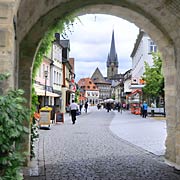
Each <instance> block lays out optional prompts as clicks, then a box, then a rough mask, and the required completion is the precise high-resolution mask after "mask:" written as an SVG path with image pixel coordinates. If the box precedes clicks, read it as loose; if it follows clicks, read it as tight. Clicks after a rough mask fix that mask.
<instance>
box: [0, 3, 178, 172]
mask: <svg viewBox="0 0 180 180" xmlns="http://www.w3.org/2000/svg"><path fill="white" fill-rule="evenodd" d="M11 1H13V0H11ZM13 2H14V1H13ZM18 3H19V6H18V5H17V4H18ZM4 4H6V3H4ZM4 4H3V5H4ZM9 6H10V5H8V7H9ZM0 7H1V6H0ZM11 7H12V9H13V13H14V14H13V15H14V17H15V19H16V23H17V29H15V30H16V37H17V41H16V43H17V45H16V46H14V47H16V48H17V49H16V51H15V52H16V53H17V52H19V53H17V57H18V58H17V59H18V63H17V64H18V66H17V67H18V68H17V69H15V67H16V63H14V65H12V66H11V68H12V70H15V71H16V72H15V73H14V75H15V74H16V75H17V78H16V76H14V77H15V78H14V83H15V84H16V86H17V87H18V88H22V89H24V90H25V92H26V94H25V97H26V98H27V99H29V102H30V99H31V68H32V65H33V59H34V56H35V54H36V51H37V47H38V45H39V43H40V40H41V38H42V37H43V36H44V33H45V32H46V31H47V30H48V27H49V26H51V25H53V24H54V23H55V21H57V19H61V18H63V17H65V16H67V15H68V14H69V13H71V12H78V13H76V15H82V14H86V13H101V14H103V13H104V14H110V15H115V16H117V17H121V18H124V19H126V20H128V21H130V22H133V23H135V24H136V25H137V26H139V27H140V28H142V29H144V30H145V31H146V32H147V33H148V34H149V35H150V36H151V38H152V39H153V40H154V41H155V42H156V43H157V44H158V47H159V49H160V51H161V52H162V55H163V69H164V73H165V87H166V89H165V93H166V109H167V132H168V136H167V140H166V148H167V149H166V155H165V156H166V159H167V161H168V162H169V163H170V164H171V165H174V166H175V167H176V168H178V169H180V119H179V117H180V108H179V106H178V105H179V104H180V95H179V94H178V92H179V89H180V81H179V80H178V75H179V74H180V30H179V24H180V5H179V2H178V0H173V1H172V0H161V1H159V2H156V1H154V2H152V1H151V0H141V1H138V2H137V1H134V0H116V1H114V0H113V1H112V0H99V1H98V2H97V0H86V1H84V0H76V1H75V0H64V1H62V0H55V1H51V0H39V1H36V0H21V1H20V0H19V1H16V2H14V4H13V3H12V4H11ZM11 7H10V9H11ZM16 11H17V13H16ZM11 18H13V16H12V14H11ZM0 27H1V23H0ZM10 28H11V30H12V24H11V26H10ZM10 28H9V29H10ZM11 32H13V31H11ZM0 33H1V31H0ZM13 35H14V34H13V33H11V34H10V35H9V36H8V37H9V38H12V36H13ZM10 49H11V48H10ZM11 52H13V49H11ZM1 56H2V55H1V54H0V57H1ZM15 57H16V56H15V55H14V60H15ZM9 61H10V58H9ZM14 62H15V61H14ZM4 69H6V68H4ZM4 69H3V68H0V71H2V72H4ZM12 81H13V80H12Z"/></svg>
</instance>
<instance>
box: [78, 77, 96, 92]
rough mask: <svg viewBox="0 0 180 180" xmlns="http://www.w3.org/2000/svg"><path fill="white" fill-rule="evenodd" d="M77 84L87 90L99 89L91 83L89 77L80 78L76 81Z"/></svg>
mask: <svg viewBox="0 0 180 180" xmlns="http://www.w3.org/2000/svg"><path fill="white" fill-rule="evenodd" d="M78 86H79V87H81V88H82V89H84V90H86V91H87V90H88V91H98V90H99V89H98V88H97V86H96V85H95V84H94V83H93V81H92V79H91V78H82V79H80V80H79V81H78Z"/></svg>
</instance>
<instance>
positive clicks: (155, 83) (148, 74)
mask: <svg viewBox="0 0 180 180" xmlns="http://www.w3.org/2000/svg"><path fill="white" fill-rule="evenodd" d="M152 56H153V63H154V64H153V66H152V67H150V66H149V64H148V63H147V62H145V72H144V74H143V79H144V80H145V84H146V85H145V86H144V88H143V93H144V94H145V95H146V96H148V97H150V98H151V99H156V98H157V97H159V96H162V97H164V76H163V74H162V59H161V56H160V53H153V54H152Z"/></svg>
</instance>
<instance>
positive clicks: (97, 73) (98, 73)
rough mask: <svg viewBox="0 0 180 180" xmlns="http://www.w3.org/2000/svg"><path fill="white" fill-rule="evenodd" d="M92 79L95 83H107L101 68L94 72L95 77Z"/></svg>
mask: <svg viewBox="0 0 180 180" xmlns="http://www.w3.org/2000/svg"><path fill="white" fill-rule="evenodd" d="M91 79H92V80H93V81H94V82H99V81H105V79H104V77H103V75H102V73H101V71H100V70H99V68H98V67H97V68H96V70H95V71H94V73H93V75H92V76H91Z"/></svg>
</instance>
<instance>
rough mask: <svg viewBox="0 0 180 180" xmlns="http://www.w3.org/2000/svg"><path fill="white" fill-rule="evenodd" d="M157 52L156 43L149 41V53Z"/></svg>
mask: <svg viewBox="0 0 180 180" xmlns="http://www.w3.org/2000/svg"><path fill="white" fill-rule="evenodd" d="M152 52H157V46H156V44H155V42H154V41H152V40H151V39H149V53H152Z"/></svg>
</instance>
